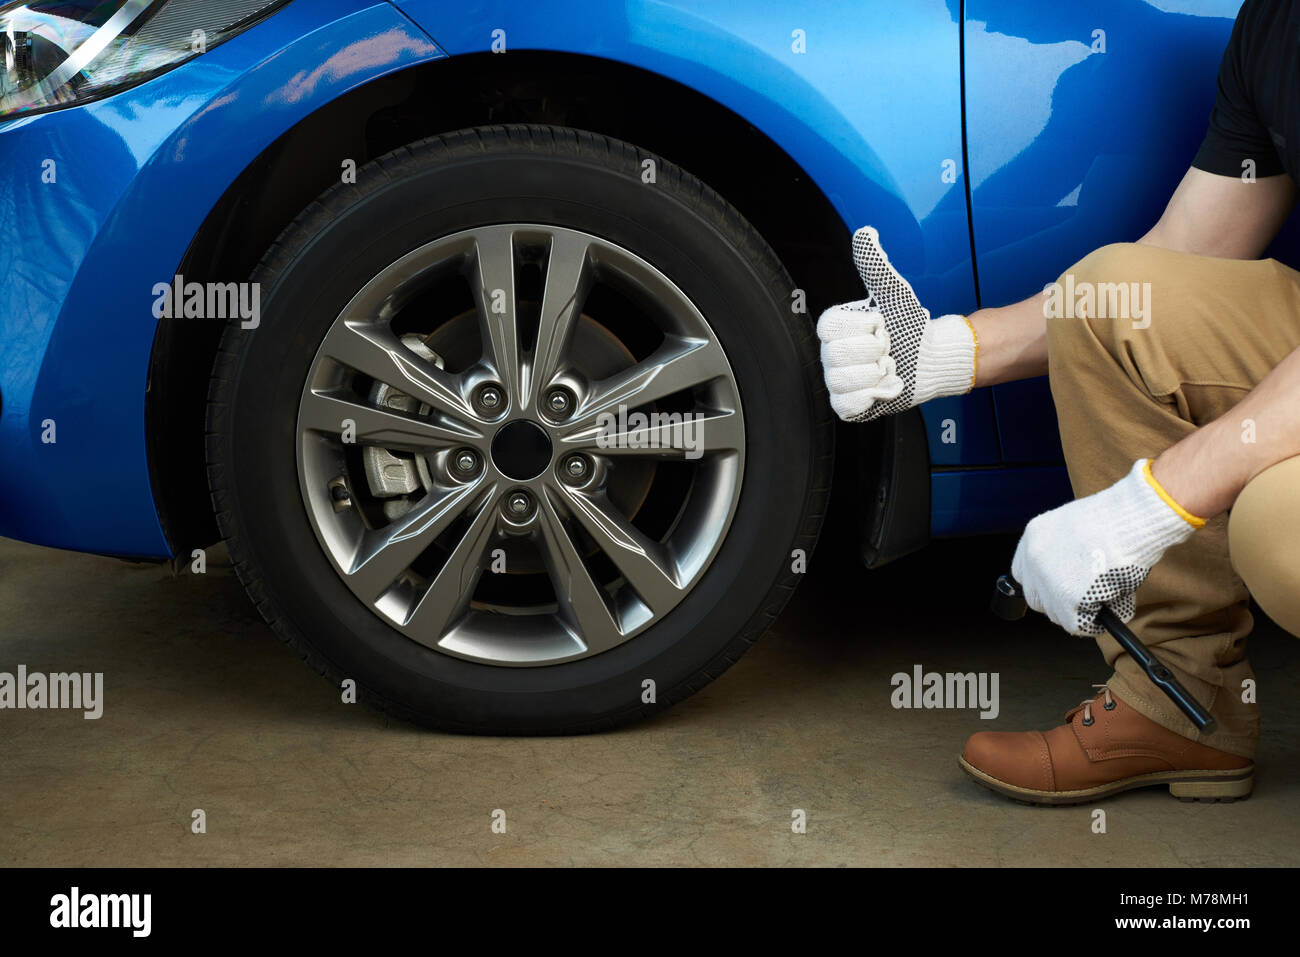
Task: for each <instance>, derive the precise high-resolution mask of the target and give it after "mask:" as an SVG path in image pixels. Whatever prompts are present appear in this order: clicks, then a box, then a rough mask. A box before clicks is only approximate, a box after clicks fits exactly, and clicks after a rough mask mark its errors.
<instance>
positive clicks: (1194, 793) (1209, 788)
mask: <svg viewBox="0 0 1300 957" xmlns="http://www.w3.org/2000/svg"><path fill="white" fill-rule="evenodd" d="M957 763H958V764H960V765H961V769H962V770H963V771H965V772H966V773H967V774H969V775H970V776H971V777H972V778H974V779H975V780H976V782H978V783H979V784H981V785H983V786H984V787H986V788H988V789H989V790H990V791H994V792H996V793H998V794H1001V795H1002V796H1003V797H1008V798H1011V800H1013V801H1019V802H1020V803H1021V804H1034V805H1039V806H1044V807H1049V806H1050V807H1059V806H1062V805H1070V804H1087V803H1089V802H1091V801H1096V800H1098V799H1100V798H1108V797H1110V796H1111V795H1113V794H1119V793H1121V792H1122V791H1132V790H1135V789H1137V788H1149V787H1155V786H1157V785H1168V786H1169V793H1170V794H1172V795H1173V796H1174V797H1176V798H1178V799H1179V800H1181V801H1206V802H1211V803H1213V802H1216V801H1223V802H1230V801H1242V800H1245V799H1246V798H1248V797H1250V792H1251V791H1252V790H1253V789H1254V787H1255V765H1253V764H1251V765H1248V766H1246V767H1244V768H1234V769H1233V770H1231V771H1153V772H1152V773H1150V774H1138V775H1135V776H1133V777H1131V778H1123V779H1121V780H1119V781H1112V782H1111V783H1109V784H1099V785H1097V786H1096V787H1093V788H1083V789H1081V790H1078V791H1040V790H1037V789H1036V788H1022V787H1018V786H1016V785H1014V784H1008V783H1007V782H1006V781H1001V780H999V779H998V778H995V777H993V775H991V774H986V773H984V772H983V771H981V770H980V769H979V768H977V767H975V766H974V765H973V764H970V763H968V762H967V761H966V759H965V758H962V757H959V758H957Z"/></svg>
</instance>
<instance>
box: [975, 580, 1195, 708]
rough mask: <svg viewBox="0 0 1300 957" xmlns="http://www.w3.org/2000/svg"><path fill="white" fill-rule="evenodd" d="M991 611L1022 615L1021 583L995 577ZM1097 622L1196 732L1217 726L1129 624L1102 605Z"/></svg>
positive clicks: (1006, 616)
mask: <svg viewBox="0 0 1300 957" xmlns="http://www.w3.org/2000/svg"><path fill="white" fill-rule="evenodd" d="M992 609H993V612H994V614H996V615H997V616H998V617H999V618H1003V619H1005V620H1007V621H1015V620H1017V619H1020V618H1023V617H1024V616H1025V612H1026V611H1027V610H1028V606H1027V605H1026V604H1025V596H1024V592H1023V591H1021V589H1020V583H1019V582H1018V581H1016V580H1015V579H1014V578H1012V577H1011V576H1010V575H1002V576H1001V577H999V578H998V581H997V585H996V587H995V588H994V590H993V602H992ZM1097 621H1099V622H1101V626H1102V627H1103V628H1105V629H1106V630H1107V631H1108V632H1110V636H1111V637H1112V638H1114V639H1115V640H1116V641H1118V642H1119V644H1120V647H1122V648H1123V649H1124V650H1125V651H1126V652H1128V654H1129V657H1131V658H1132V659H1133V660H1134V661H1136V662H1137V663H1138V664H1139V665H1140V666H1141V667H1142V670H1143V671H1144V672H1146V676H1147V677H1148V678H1150V679H1151V683H1152V684H1154V685H1155V686H1156V687H1157V688H1159V689H1160V690H1161V691H1163V692H1164V693H1165V695H1166V696H1167V697H1168V698H1169V700H1170V701H1172V702H1173V703H1174V704H1176V705H1178V710H1179V711H1181V712H1182V713H1183V714H1185V715H1187V717H1188V718H1189V719H1190V720H1191V722H1192V724H1194V725H1196V730H1197V731H1200V732H1201V733H1202V734H1210V733H1212V732H1213V731H1214V729H1215V728H1216V727H1218V725H1217V723H1216V722H1215V720H1214V717H1213V716H1212V715H1211V714H1210V712H1208V711H1206V710H1205V708H1204V707H1202V705H1201V703H1200V702H1199V701H1197V700H1196V699H1195V698H1194V697H1192V695H1191V692H1189V691H1188V690H1187V689H1186V688H1184V687H1183V686H1182V684H1181V683H1180V682H1179V680H1178V678H1177V677H1175V675H1174V673H1173V672H1172V671H1170V670H1169V668H1168V667H1167V666H1166V665H1164V664H1162V663H1161V661H1160V659H1159V658H1157V657H1156V656H1155V655H1153V654H1152V653H1151V652H1150V651H1149V650H1148V649H1147V646H1146V645H1144V644H1142V642H1141V641H1140V640H1139V639H1138V636H1137V635H1135V634H1133V632H1132V630H1130V629H1129V627H1128V625H1126V624H1124V622H1122V621H1120V620H1119V616H1117V615H1116V614H1115V613H1114V612H1113V611H1111V610H1110V608H1109V607H1107V606H1104V605H1103V606H1102V609H1101V611H1099V612H1097Z"/></svg>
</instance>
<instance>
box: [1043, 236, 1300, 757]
mask: <svg viewBox="0 0 1300 957" xmlns="http://www.w3.org/2000/svg"><path fill="white" fill-rule="evenodd" d="M1060 283H1061V284H1062V287H1064V288H1066V289H1073V290H1074V298H1075V303H1076V304H1077V307H1076V308H1075V309H1073V310H1070V305H1069V304H1068V303H1067V304H1065V306H1064V308H1065V310H1070V311H1065V312H1063V313H1062V315H1063V317H1062V318H1049V319H1048V322H1047V338H1048V365H1049V370H1050V379H1051V386H1052V397H1053V399H1054V400H1055V403H1056V414H1057V419H1058V421H1059V423H1060V428H1061V441H1062V444H1063V446H1064V448H1065V459H1066V465H1067V467H1068V470H1069V475H1070V483H1071V485H1072V486H1073V489H1074V494H1075V495H1076V496H1083V495H1090V494H1092V493H1093V492H1096V491H1099V490H1101V489H1103V488H1105V487H1107V486H1109V485H1111V484H1113V483H1115V482H1117V481H1118V480H1119V479H1121V478H1123V477H1124V475H1125V473H1126V472H1127V471H1128V470H1129V468H1130V466H1131V465H1132V464H1133V462H1134V460H1136V459H1139V458H1155V457H1156V456H1157V455H1159V454H1160V453H1161V452H1162V451H1164V450H1165V449H1166V448H1168V447H1169V446H1171V445H1173V444H1174V443H1175V442H1177V441H1178V440H1179V439H1181V438H1183V437H1184V436H1186V435H1188V434H1190V433H1192V432H1194V431H1195V430H1196V429H1197V428H1198V427H1199V426H1202V425H1204V424H1205V423H1207V422H1209V421H1211V420H1213V419H1216V418H1218V417H1219V416H1222V415H1231V414H1232V412H1231V410H1232V408H1233V406H1234V405H1236V404H1237V403H1238V402H1240V401H1241V399H1242V398H1244V397H1245V395H1246V394H1247V393H1248V392H1249V391H1250V390H1251V389H1252V388H1253V387H1254V386H1255V385H1256V384H1257V383H1258V382H1259V381H1260V380H1261V379H1262V378H1263V377H1264V376H1265V375H1267V374H1268V372H1269V371H1270V370H1271V369H1272V368H1273V367H1274V366H1275V365H1277V364H1278V363H1279V362H1281V361H1282V359H1283V358H1285V357H1286V356H1287V355H1288V354H1289V353H1290V352H1291V351H1292V350H1294V349H1296V348H1300V273H1297V272H1296V271H1294V270H1292V269H1288V268H1287V267H1286V266H1283V265H1281V264H1280V263H1278V262H1276V261H1274V260H1271V259H1269V260H1232V259H1213V258H1209V257H1205V256H1193V255H1189V254H1186V253H1177V252H1171V251H1169V250H1166V249H1157V248H1154V247H1150V246H1144V245H1136V244H1119V245H1113V246H1105V247H1103V248H1101V249H1098V250H1097V251H1096V252H1093V253H1091V254H1090V255H1088V256H1087V257H1085V258H1084V259H1083V260H1081V261H1080V262H1078V263H1076V264H1075V265H1074V266H1072V267H1071V268H1070V269H1068V270H1067V271H1066V273H1065V274H1064V275H1062V277H1061V279H1060ZM1116 283H1125V284H1129V287H1128V292H1129V294H1130V302H1129V303H1128V306H1127V308H1125V303H1124V302H1123V297H1122V295H1120V294H1119V292H1118V290H1117V287H1114V286H1113V285H1110V284H1116ZM1133 283H1137V284H1138V285H1137V286H1136V287H1134V286H1133V285H1132V284H1133ZM1147 283H1149V284H1150V285H1149V286H1146V285H1144V284H1147ZM1090 289H1091V290H1092V292H1093V293H1094V298H1093V304H1092V306H1091V311H1089V306H1088V303H1087V300H1086V298H1085V297H1086V295H1087V292H1088V290H1090ZM1135 291H1136V292H1138V293H1139V295H1142V296H1143V297H1144V299H1145V301H1143V302H1142V303H1141V306H1142V308H1140V309H1138V308H1134V306H1135V304H1136V302H1137V300H1134V299H1132V294H1133V293H1134V292H1135ZM1098 292H1100V295H1095V294H1096V293H1098ZM1148 294H1149V295H1148ZM1081 312H1082V313H1086V314H1087V315H1086V317H1085V318H1068V316H1070V315H1071V314H1073V315H1074V316H1076V317H1077V316H1078V315H1079V314H1080V313H1081ZM1114 312H1122V313H1124V315H1121V316H1118V317H1116V316H1113V315H1110V314H1111V313H1114ZM1142 313H1144V314H1142ZM1140 314H1142V315H1140ZM1241 428H1242V440H1243V442H1248V441H1251V440H1252V433H1251V429H1252V428H1253V424H1252V423H1250V422H1249V421H1243V422H1242V424H1241ZM1063 547H1068V545H1066V544H1065V543H1063ZM1252 594H1253V595H1254V596H1255V599H1256V601H1257V602H1258V603H1259V605H1260V607H1261V608H1263V609H1264V610H1265V611H1266V612H1267V613H1268V614H1269V615H1270V616H1272V617H1273V618H1274V619H1275V620H1276V621H1277V622H1278V624H1280V625H1282V627H1284V628H1286V629H1288V630H1289V631H1291V632H1294V633H1297V634H1300V456H1297V457H1296V458H1291V459H1287V460H1286V461H1283V462H1281V463H1279V464H1277V465H1275V466H1273V467H1272V468H1269V469H1266V470H1265V471H1264V472H1261V473H1260V474H1259V475H1258V476H1256V477H1255V479H1253V480H1252V481H1251V482H1250V483H1249V484H1248V485H1247V486H1246V489H1245V490H1244V491H1243V492H1242V494H1241V495H1240V496H1239V498H1238V499H1237V502H1236V504H1235V505H1234V506H1233V508H1232V509H1231V511H1230V513H1229V515H1226V516H1225V515H1220V516H1218V517H1217V518H1214V519H1211V520H1210V521H1209V522H1207V523H1206V525H1205V527H1204V528H1201V529H1199V530H1197V531H1196V532H1195V533H1193V535H1192V536H1191V538H1189V539H1188V540H1187V541H1185V542H1183V543H1182V544H1180V545H1177V546H1175V547H1173V548H1171V549H1170V550H1169V551H1168V552H1166V553H1165V555H1164V557H1163V558H1162V559H1161V560H1160V561H1159V562H1158V563H1157V564H1156V566H1155V567H1154V568H1153V569H1152V570H1151V574H1150V576H1149V577H1148V578H1147V580H1146V581H1145V582H1144V583H1143V585H1142V587H1141V588H1139V589H1138V592H1137V616H1136V617H1135V618H1134V619H1133V622H1132V624H1131V627H1132V628H1133V630H1134V631H1135V632H1136V633H1137V635H1138V637H1139V638H1141V639H1142V641H1143V643H1144V644H1146V645H1147V646H1148V647H1150V648H1151V649H1152V650H1153V651H1154V652H1155V654H1156V655H1157V656H1158V657H1159V658H1160V660H1161V661H1163V662H1164V663H1165V664H1166V665H1168V666H1169V667H1170V668H1172V669H1173V670H1174V672H1175V673H1176V674H1177V676H1178V678H1179V680H1180V681H1182V683H1183V684H1184V686H1186V688H1187V689H1188V690H1189V691H1190V692H1191V693H1192V694H1194V695H1195V696H1196V697H1197V698H1198V699H1199V700H1200V701H1201V703H1202V704H1204V705H1205V706H1206V707H1208V708H1209V709H1210V711H1211V712H1212V713H1213V714H1214V716H1215V718H1216V719H1217V721H1218V725H1219V728H1218V730H1216V731H1215V733H1214V734H1211V735H1202V734H1198V733H1197V732H1196V729H1195V727H1194V726H1193V725H1192V723H1191V722H1190V721H1189V720H1188V719H1187V718H1186V717H1184V716H1183V714H1182V713H1181V712H1180V711H1178V709H1177V708H1176V707H1175V706H1174V705H1173V703H1172V702H1170V701H1169V699H1167V698H1166V697H1165V696H1164V695H1163V694H1162V693H1161V692H1160V690H1159V689H1158V688H1156V687H1155V686H1154V685H1153V684H1151V682H1150V681H1149V680H1148V679H1147V677H1146V675H1145V674H1143V672H1142V669H1141V668H1139V667H1138V666H1137V664H1136V663H1135V662H1134V661H1133V660H1132V659H1131V658H1130V657H1129V656H1128V655H1126V654H1124V653H1123V651H1122V650H1121V648H1120V646H1119V644H1118V643H1117V642H1116V641H1115V640H1114V639H1113V638H1111V637H1110V636H1109V635H1103V636H1102V637H1100V638H1098V639H1097V644H1098V646H1099V647H1100V649H1101V652H1102V654H1103V655H1104V656H1105V658H1106V661H1107V663H1108V664H1110V665H1111V666H1112V667H1114V669H1115V673H1114V675H1113V676H1112V677H1111V679H1110V682H1109V684H1110V687H1111V688H1112V689H1113V690H1114V691H1115V693H1116V694H1118V695H1119V696H1120V697H1121V698H1122V699H1123V700H1124V701H1126V702H1127V703H1129V704H1130V705H1131V706H1132V707H1134V708H1135V709H1137V710H1138V711H1140V712H1142V713H1143V714H1145V715H1146V716H1147V717H1149V718H1151V719H1152V720H1154V721H1155V722H1157V723H1158V724H1160V725H1163V726H1164V727H1166V728H1168V729H1170V730H1171V731H1174V732H1176V733H1178V734H1182V735H1184V736H1186V737H1188V738H1193V739H1195V740H1197V741H1201V742H1204V743H1205V744H1208V745H1210V746H1211V747H1216V748H1219V749H1221V750H1224V751H1229V752H1231V753H1233V754H1239V755H1242V756H1244V757H1254V754H1255V748H1256V744H1257V742H1258V739H1259V710H1258V707H1257V705H1256V704H1255V703H1254V697H1255V696H1254V694H1252V693H1250V689H1253V686H1254V674H1253V672H1252V671H1251V668H1250V664H1249V663H1248V662H1247V660H1246V636H1247V634H1249V632H1250V629H1251V625H1252V620H1251V613H1250V610H1249V605H1248V598H1249V595H1252ZM1248 682H1249V683H1248ZM1243 699H1244V700H1243Z"/></svg>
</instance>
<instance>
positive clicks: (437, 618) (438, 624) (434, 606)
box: [405, 484, 497, 647]
mask: <svg viewBox="0 0 1300 957" xmlns="http://www.w3.org/2000/svg"><path fill="white" fill-rule="evenodd" d="M496 491H497V486H496V485H495V484H494V485H492V486H490V487H489V488H488V490H487V493H486V494H485V495H483V497H482V498H481V499H480V504H479V509H478V512H477V513H475V515H474V518H473V519H472V520H471V521H470V524H469V528H467V529H466V530H465V534H464V535H463V536H461V539H460V541H459V542H457V543H456V546H455V547H454V548H453V549H452V550H451V554H450V555H448V556H447V561H446V562H445V563H444V564H443V566H442V569H441V570H440V571H439V572H438V574H437V576H436V577H435V578H434V579H433V581H432V582H431V583H430V584H429V587H428V589H426V591H425V593H424V595H423V596H421V598H420V601H419V603H418V604H417V605H416V606H415V608H414V609H413V610H412V611H411V614H410V615H409V616H408V617H407V619H406V622H405V624H406V627H407V630H408V631H409V632H410V633H411V635H412V636H414V637H415V638H416V639H417V640H418V641H420V642H422V643H423V644H426V645H429V646H430V647H434V646H436V645H437V644H438V642H439V641H440V640H441V639H442V637H443V636H444V635H445V634H446V633H447V630H448V629H449V628H450V626H451V625H452V623H453V622H454V621H455V620H456V619H457V618H459V617H460V616H461V614H462V613H463V612H464V611H465V609H466V608H467V607H468V606H469V600H470V597H471V596H472V595H473V594H474V586H475V585H477V584H478V580H479V576H480V575H481V574H482V573H483V565H484V561H483V559H484V557H485V555H486V553H487V546H488V543H489V542H490V541H491V539H492V535H493V533H494V532H495V531H496V527H497V508H496V506H497V501H496V500H497V495H496Z"/></svg>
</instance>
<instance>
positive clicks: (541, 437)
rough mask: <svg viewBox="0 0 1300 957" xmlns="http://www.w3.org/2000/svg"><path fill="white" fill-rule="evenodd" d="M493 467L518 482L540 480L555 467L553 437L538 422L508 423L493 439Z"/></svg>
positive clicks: (518, 421)
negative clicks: (551, 465)
mask: <svg viewBox="0 0 1300 957" xmlns="http://www.w3.org/2000/svg"><path fill="white" fill-rule="evenodd" d="M492 463H493V464H494V465H495V466H496V467H497V471H498V472H500V473H501V474H502V475H504V476H506V477H507V478H512V479H514V480H515V481H516V482H523V481H527V480H528V479H531V478H536V477H537V476H539V475H541V474H542V472H544V471H545V470H546V467H547V466H548V465H550V464H551V437H550V436H549V435H547V434H546V430H545V429H543V428H542V427H541V426H540V425H538V424H537V423H536V422H530V421H529V420H528V419H516V420H515V421H513V422H507V423H506V424H505V425H503V426H501V428H500V429H498V430H497V434H496V435H495V436H493V437H492Z"/></svg>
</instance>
